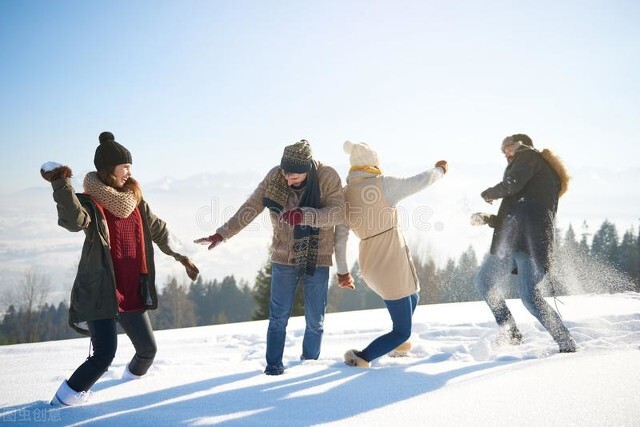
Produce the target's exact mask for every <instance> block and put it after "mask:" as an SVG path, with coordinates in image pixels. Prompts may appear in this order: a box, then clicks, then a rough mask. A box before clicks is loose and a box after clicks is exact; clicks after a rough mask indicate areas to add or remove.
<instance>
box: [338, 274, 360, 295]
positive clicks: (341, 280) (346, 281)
mask: <svg viewBox="0 0 640 427" xmlns="http://www.w3.org/2000/svg"><path fill="white" fill-rule="evenodd" d="M338 286H340V287H341V288H346V289H351V290H352V291H353V290H355V289H356V285H355V283H354V281H353V277H351V273H344V274H340V273H338Z"/></svg>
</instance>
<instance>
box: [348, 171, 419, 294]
mask: <svg viewBox="0 0 640 427" xmlns="http://www.w3.org/2000/svg"><path fill="white" fill-rule="evenodd" d="M344 196H345V220H346V223H347V225H348V226H349V228H350V229H351V230H353V232H354V233H355V235H356V236H357V237H358V238H360V254H359V257H358V263H359V265H360V272H361V274H362V277H363V278H364V280H365V282H366V283H367V285H368V286H369V287H370V288H371V290H373V291H374V292H375V293H377V294H378V295H380V297H381V298H382V299H384V300H388V301H392V300H398V299H401V298H404V297H407V296H409V295H412V294H414V293H416V292H418V291H419V290H420V285H419V283H418V277H417V275H416V269H415V267H414V265H413V261H412V260H411V255H410V254H409V249H408V248H407V244H406V242H405V240H404V236H403V235H402V231H401V230H400V229H399V228H398V213H397V210H396V208H395V206H391V205H390V204H389V202H388V201H387V199H386V197H385V196H384V193H383V191H382V177H381V176H374V177H367V176H363V177H355V178H352V179H350V180H349V184H348V185H347V186H346V187H345V188H344Z"/></svg>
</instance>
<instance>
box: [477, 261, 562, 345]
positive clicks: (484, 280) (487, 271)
mask: <svg viewBox="0 0 640 427" xmlns="http://www.w3.org/2000/svg"><path fill="white" fill-rule="evenodd" d="M514 266H517V267H518V290H519V292H520V299H521V300H522V303H523V304H524V306H525V307H526V308H527V310H529V312H530V313H531V314H533V315H534V316H535V317H536V319H538V321H539V322H540V323H541V324H542V326H544V327H545V329H546V330H547V331H549V333H550V334H551V336H552V337H553V339H554V340H555V341H556V342H557V343H558V344H560V345H561V346H562V345H563V344H565V343H567V342H568V341H569V340H571V336H570V334H569V330H568V329H567V328H566V326H565V325H564V323H562V319H560V316H558V313H556V312H555V311H554V310H553V308H551V306H550V305H549V304H548V303H547V302H546V301H545V299H544V298H543V296H542V290H541V284H542V280H543V279H544V275H545V271H544V268H543V267H542V266H539V265H538V264H537V263H536V262H535V260H534V259H533V258H532V257H530V256H529V255H527V254H525V253H523V252H516V253H515V254H513V257H508V256H507V257H504V258H500V257H498V256H497V255H492V254H489V255H487V257H486V258H485V260H484V262H483V263H482V265H481V266H480V270H479V271H478V274H477V275H476V278H475V280H474V282H475V287H476V289H477V290H478V293H479V294H480V295H481V296H482V297H483V298H484V300H485V301H486V302H487V304H488V305H489V308H490V309H491V312H492V313H493V316H494V317H495V319H496V322H497V323H498V325H499V326H515V321H514V320H513V316H512V315H511V311H510V310H509V308H508V307H507V304H506V302H505V300H504V296H503V295H502V292H500V289H499V286H498V285H499V284H500V282H501V281H502V280H504V279H505V278H506V277H507V276H509V275H510V274H511V271H512V270H513V268H514Z"/></svg>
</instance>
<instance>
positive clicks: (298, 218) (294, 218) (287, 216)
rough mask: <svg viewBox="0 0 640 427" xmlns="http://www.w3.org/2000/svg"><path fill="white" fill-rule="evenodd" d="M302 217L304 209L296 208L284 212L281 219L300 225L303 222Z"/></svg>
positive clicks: (290, 223)
mask: <svg viewBox="0 0 640 427" xmlns="http://www.w3.org/2000/svg"><path fill="white" fill-rule="evenodd" d="M302 217H303V214H302V209H300V208H295V209H291V210H290V211H286V212H283V213H282V215H281V216H280V219H281V220H283V221H284V222H286V223H287V224H289V225H300V224H302Z"/></svg>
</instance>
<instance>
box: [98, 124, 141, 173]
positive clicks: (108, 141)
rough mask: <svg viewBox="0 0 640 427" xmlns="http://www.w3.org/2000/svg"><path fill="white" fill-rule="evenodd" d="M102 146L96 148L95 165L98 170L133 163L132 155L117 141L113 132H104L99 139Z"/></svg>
mask: <svg viewBox="0 0 640 427" xmlns="http://www.w3.org/2000/svg"><path fill="white" fill-rule="evenodd" d="M98 141H100V145H98V148H96V154H95V156H94V157H93V164H94V165H95V166H96V170H101V169H109V168H112V167H114V166H117V165H121V164H124V163H133V160H132V159H131V153H130V152H129V150H127V149H126V148H125V147H123V146H122V145H120V144H118V143H117V142H116V141H115V137H114V136H113V134H112V133H111V132H102V133H101V134H100V136H99V137H98Z"/></svg>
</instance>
